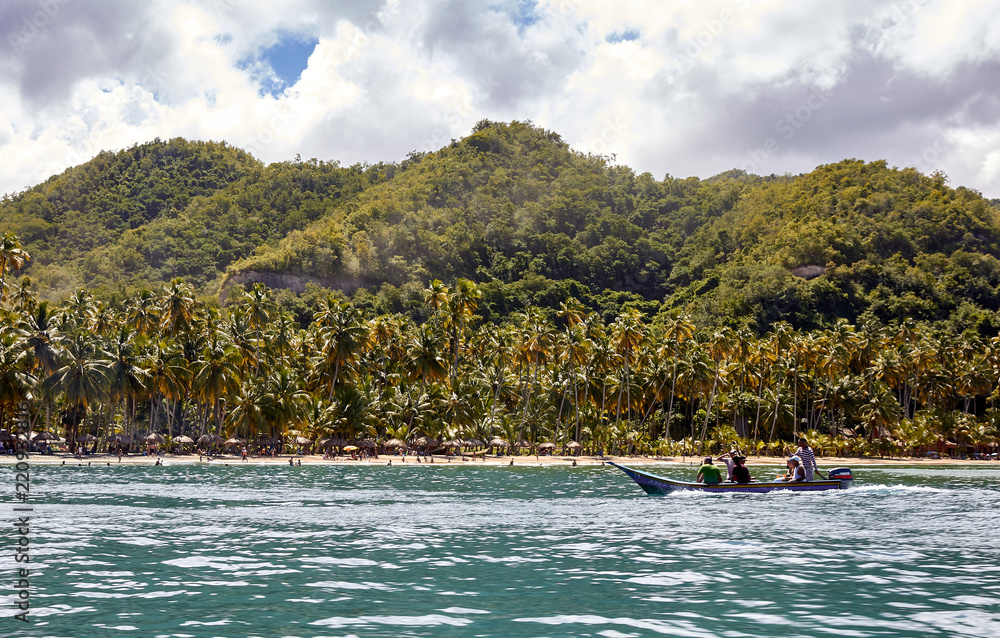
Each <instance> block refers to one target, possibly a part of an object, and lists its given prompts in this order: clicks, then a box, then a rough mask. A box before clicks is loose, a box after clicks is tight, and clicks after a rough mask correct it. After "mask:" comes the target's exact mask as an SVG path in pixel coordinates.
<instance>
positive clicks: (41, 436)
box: [31, 431, 59, 441]
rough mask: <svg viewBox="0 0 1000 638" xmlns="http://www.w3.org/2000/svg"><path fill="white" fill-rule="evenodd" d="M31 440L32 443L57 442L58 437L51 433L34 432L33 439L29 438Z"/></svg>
mask: <svg viewBox="0 0 1000 638" xmlns="http://www.w3.org/2000/svg"><path fill="white" fill-rule="evenodd" d="M31 440H32V441H58V440H59V437H58V436H56V435H55V434H53V433H51V432H45V431H42V432H36V433H35V435H34V436H33V437H31Z"/></svg>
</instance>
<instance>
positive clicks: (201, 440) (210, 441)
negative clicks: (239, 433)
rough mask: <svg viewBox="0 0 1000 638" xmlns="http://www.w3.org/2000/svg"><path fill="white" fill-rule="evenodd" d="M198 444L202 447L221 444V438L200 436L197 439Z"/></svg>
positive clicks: (206, 435)
mask: <svg viewBox="0 0 1000 638" xmlns="http://www.w3.org/2000/svg"><path fill="white" fill-rule="evenodd" d="M198 443H201V444H202V445H212V444H213V443H222V437H221V436H219V435H218V434H202V435H201V436H199V437H198Z"/></svg>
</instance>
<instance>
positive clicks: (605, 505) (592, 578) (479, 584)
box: [0, 464, 1000, 638]
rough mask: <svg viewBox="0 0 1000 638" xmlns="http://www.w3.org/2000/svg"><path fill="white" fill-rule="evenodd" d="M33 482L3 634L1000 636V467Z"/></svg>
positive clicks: (444, 472) (289, 473)
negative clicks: (840, 485) (765, 486)
mask: <svg viewBox="0 0 1000 638" xmlns="http://www.w3.org/2000/svg"><path fill="white" fill-rule="evenodd" d="M32 469H33V473H32V490H33V492H32V495H33V496H32V497H33V500H34V502H33V504H34V507H35V512H34V518H33V519H32V525H33V526H32V531H31V543H32V544H31V552H32V559H33V560H34V563H33V565H32V574H31V586H32V608H31V613H30V617H31V618H32V623H31V624H30V625H27V626H25V625H23V624H22V623H19V622H16V621H13V620H12V619H10V618H2V619H0V636H25V637H35V636H67V637H74V638H76V637H83V636H127V635H135V636H149V637H152V636H162V637H166V636H177V637H201V636H225V637H235V636H261V637H264V636H267V637H273V636H289V637H290V636H605V637H612V638H615V637H624V636H655V635H668V636H706V637H707V636H733V637H737V636H761V637H771V636H975V637H982V638H994V637H996V636H1000V629H998V628H1000V532H998V528H1000V467H998V466H996V465H994V466H992V467H991V466H989V465H980V466H970V467H968V468H912V469H911V468H864V467H862V468H856V470H855V476H856V477H857V478H858V479H859V480H858V481H857V482H856V483H855V488H853V489H851V490H847V491H837V492H824V493H815V494H789V493H785V494H780V493H775V494H762V495H754V494H730V495H704V494H680V495H672V496H665V497H649V496H645V495H644V494H643V493H642V491H641V490H640V489H639V488H638V487H637V486H636V485H635V484H634V483H632V481H631V480H629V479H628V477H626V476H625V475H624V474H622V473H621V472H620V471H618V470H616V469H614V468H611V467H583V466H581V467H575V468H570V467H513V468H510V467H469V466H462V467H458V466H450V467H449V466H447V465H435V466H434V467H425V466H412V465H409V464H407V465H403V466H401V465H399V464H394V465H393V466H392V467H385V466H369V467H343V466H339V467H338V466H326V467H317V466H312V467H294V468H293V467H284V466H271V467H264V466H246V465H243V466H240V465H230V466H228V467H227V466H221V465H216V466H213V467H204V466H169V465H168V466H166V467H125V466H117V467H115V466H113V467H69V466H67V467H46V466H40V465H39V466H35V467H33V468H32ZM649 469H651V471H653V472H655V473H659V474H664V475H674V476H678V477H687V476H688V475H689V474H692V473H693V470H692V469H691V468H688V467H672V468H671V467H663V466H660V467H657V468H649ZM0 472H4V473H8V474H10V477H9V480H8V482H9V483H10V484H11V485H13V482H14V479H13V470H12V469H11V468H10V466H3V467H0ZM764 474H766V472H765V473H764ZM7 500H8V502H9V498H8V499H7ZM6 509H7V513H8V517H10V519H12V518H13V512H12V510H11V507H10V506H9V505H8V506H7V508H6ZM7 527H8V530H9V529H10V526H7ZM12 536H13V535H12V534H10V532H9V531H8V532H6V533H5V538H6V539H8V542H7V543H5V545H7V547H8V549H7V550H5V551H4V555H2V556H0V566H2V567H3V573H4V574H6V576H4V580H5V581H6V583H5V585H4V588H3V592H2V593H3V594H5V598H4V609H5V610H6V611H5V612H4V613H5V614H6V615H7V616H12V615H13V614H14V613H15V608H14V606H13V596H11V595H10V592H11V591H13V588H12V587H11V585H12V584H13V582H14V579H15V575H14V574H15V567H14V562H13V549H11V545H10V542H9V539H11V538H12Z"/></svg>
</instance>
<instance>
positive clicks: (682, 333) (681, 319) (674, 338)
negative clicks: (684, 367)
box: [663, 315, 695, 439]
mask: <svg viewBox="0 0 1000 638" xmlns="http://www.w3.org/2000/svg"><path fill="white" fill-rule="evenodd" d="M694 330H695V326H694V323H692V322H691V320H690V319H689V318H688V317H687V316H683V315H682V316H676V317H671V318H670V320H669V321H667V324H666V328H665V330H664V332H663V338H664V347H665V348H669V350H670V358H671V360H672V361H673V368H672V371H671V373H670V400H669V401H670V402H669V405H668V407H667V422H666V426H665V427H666V430H665V431H664V437H666V438H667V439H669V438H670V425H671V422H672V420H673V416H674V396H675V394H676V392H677V363H678V360H679V358H680V349H681V346H682V345H683V344H684V342H686V341H688V340H689V339H691V338H692V337H693V336H694Z"/></svg>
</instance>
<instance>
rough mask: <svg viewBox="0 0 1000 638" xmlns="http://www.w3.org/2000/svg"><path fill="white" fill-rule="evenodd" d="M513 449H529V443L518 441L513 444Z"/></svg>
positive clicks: (522, 440)
mask: <svg viewBox="0 0 1000 638" xmlns="http://www.w3.org/2000/svg"><path fill="white" fill-rule="evenodd" d="M514 447H531V443H528V442H527V441H525V440H524V439H521V440H520V441H518V442H517V443H515V444H514Z"/></svg>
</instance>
